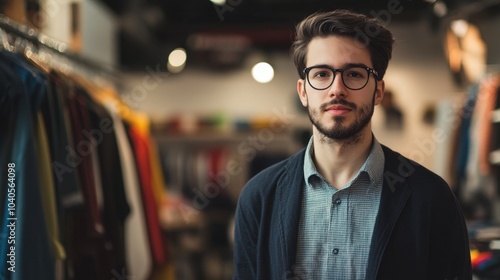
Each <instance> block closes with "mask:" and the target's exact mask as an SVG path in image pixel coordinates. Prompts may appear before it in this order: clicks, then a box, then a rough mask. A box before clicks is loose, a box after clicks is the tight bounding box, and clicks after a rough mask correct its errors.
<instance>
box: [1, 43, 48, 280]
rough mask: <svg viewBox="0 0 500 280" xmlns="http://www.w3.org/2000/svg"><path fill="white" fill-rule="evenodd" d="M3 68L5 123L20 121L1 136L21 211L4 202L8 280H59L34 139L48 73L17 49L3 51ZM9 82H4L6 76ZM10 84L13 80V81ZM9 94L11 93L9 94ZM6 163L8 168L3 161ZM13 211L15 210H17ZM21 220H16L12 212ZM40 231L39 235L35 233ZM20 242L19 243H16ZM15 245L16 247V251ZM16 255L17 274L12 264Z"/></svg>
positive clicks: (4, 274)
mask: <svg viewBox="0 0 500 280" xmlns="http://www.w3.org/2000/svg"><path fill="white" fill-rule="evenodd" d="M0 61H2V63H0V69H1V70H0V71H1V72H4V73H5V72H7V73H8V74H6V75H3V76H4V77H6V76H7V77H9V78H10V79H11V80H10V90H7V91H2V92H0V94H1V95H4V97H2V98H1V100H3V101H2V104H3V105H6V106H7V108H2V111H4V110H3V109H5V111H4V112H6V113H4V114H2V115H3V117H4V119H3V122H2V123H8V122H15V125H14V126H9V125H7V126H5V127H4V126H2V129H5V128H8V129H12V130H10V131H2V132H1V133H0V135H2V137H7V138H10V139H6V140H2V142H4V143H5V142H7V143H10V144H11V145H10V146H2V147H1V148H2V149H9V151H3V152H2V154H9V155H8V156H7V157H6V158H7V161H8V163H13V164H15V174H16V176H15V179H16V180H15V181H14V182H15V194H16V196H15V211H12V210H9V209H6V208H5V206H8V200H7V201H4V204H3V205H2V206H3V209H4V212H3V215H2V229H1V231H2V237H1V238H0V254H1V256H0V263H1V264H0V276H1V277H2V279H16V280H17V279H19V280H21V279H54V277H55V260H54V257H53V254H52V249H51V246H50V242H49V237H48V234H47V227H46V224H45V218H44V209H43V205H42V199H41V194H40V188H41V187H40V184H39V178H40V177H39V174H38V170H37V167H36V165H35V164H36V162H37V157H36V151H35V144H34V141H33V139H34V136H35V135H34V133H33V130H32V128H33V126H34V124H35V123H34V121H35V120H36V114H37V112H39V111H40V104H41V102H40V101H41V97H43V95H44V94H45V90H46V89H45V84H44V80H43V77H42V76H41V75H40V73H38V72H37V71H36V70H35V69H32V68H31V69H30V68H29V65H27V63H25V62H24V61H23V60H22V58H21V57H19V56H18V55H16V54H13V53H6V52H0ZM2 82H3V81H2ZM7 84H9V82H7ZM5 96H7V97H5ZM2 168H6V167H5V166H2ZM11 211H12V212H11ZM13 216H14V217H15V218H16V220H10V219H11V218H12V217H13ZM12 224H14V225H15V231H14V232H15V234H14V235H15V244H9V245H8V239H7V237H8V236H9V234H11V233H12V230H9V228H8V227H7V225H12ZM34 233H36V234H34ZM11 246H15V247H11ZM11 249H14V250H11ZM11 253H14V254H15V271H16V272H15V273H11V272H10V271H9V270H8V268H9V267H11V268H12V267H13V266H12V265H11V264H8V263H7V261H9V260H10V259H11V258H12V256H8V254H10V255H12V254H11Z"/></svg>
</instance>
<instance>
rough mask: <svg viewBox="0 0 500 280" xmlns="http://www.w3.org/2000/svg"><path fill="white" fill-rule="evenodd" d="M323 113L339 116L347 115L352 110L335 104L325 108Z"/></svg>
mask: <svg viewBox="0 0 500 280" xmlns="http://www.w3.org/2000/svg"><path fill="white" fill-rule="evenodd" d="M325 111H326V112H328V113H330V114H332V115H335V116H340V115H345V114H347V113H349V112H350V111H352V108H350V107H348V106H344V105H338V104H336V105H331V106H328V107H326V109H325Z"/></svg>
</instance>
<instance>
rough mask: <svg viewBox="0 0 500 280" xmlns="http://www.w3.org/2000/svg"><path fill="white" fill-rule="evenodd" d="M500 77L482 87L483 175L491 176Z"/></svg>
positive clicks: (479, 101)
mask: <svg viewBox="0 0 500 280" xmlns="http://www.w3.org/2000/svg"><path fill="white" fill-rule="evenodd" d="M499 85H500V77H498V76H495V77H490V78H488V79H487V80H485V82H484V84H483V85H481V88H480V92H479V97H478V100H477V102H478V104H477V110H478V112H479V135H478V136H479V141H478V142H479V143H478V145H479V155H478V157H479V171H480V172H481V174H482V175H488V174H490V168H491V166H490V162H489V154H490V151H491V137H492V130H491V128H492V120H491V114H492V112H493V110H494V109H495V104H496V99H497V91H498V89H499Z"/></svg>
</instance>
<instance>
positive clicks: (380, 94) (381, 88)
mask: <svg viewBox="0 0 500 280" xmlns="http://www.w3.org/2000/svg"><path fill="white" fill-rule="evenodd" d="M384 92H385V82H384V80H380V81H378V82H377V88H376V89H375V98H374V99H375V105H378V104H380V102H381V101H382V99H383V98H384Z"/></svg>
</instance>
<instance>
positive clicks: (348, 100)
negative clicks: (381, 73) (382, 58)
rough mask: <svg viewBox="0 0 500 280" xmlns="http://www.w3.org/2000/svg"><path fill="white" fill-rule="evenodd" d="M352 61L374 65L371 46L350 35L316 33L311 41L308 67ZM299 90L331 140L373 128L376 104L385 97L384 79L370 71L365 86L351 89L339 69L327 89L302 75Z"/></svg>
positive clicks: (317, 124)
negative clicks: (360, 45)
mask: <svg viewBox="0 0 500 280" xmlns="http://www.w3.org/2000/svg"><path fill="white" fill-rule="evenodd" d="M352 64H358V65H364V66H368V67H370V68H373V65H372V63H371V59H370V52H369V50H368V48H360V47H359V44H356V42H355V41H354V39H353V38H351V37H342V36H328V37H316V38H314V39H313V40H312V41H311V42H310V44H309V47H308V52H307V56H306V67H311V66H316V65H328V66H330V67H332V68H335V69H341V68H344V67H346V66H348V65H352ZM297 91H298V93H299V96H300V100H301V102H302V105H304V106H305V107H307V108H308V112H309V118H310V119H311V122H312V123H313V125H314V127H315V129H316V130H317V132H319V133H321V134H323V135H324V136H326V137H328V138H330V139H332V140H348V139H351V140H354V139H356V138H357V136H359V135H361V134H362V132H367V131H370V132H371V126H370V120H371V117H372V115H373V111H374V106H375V105H378V104H379V103H380V101H381V100H382V97H383V92H384V82H383V81H378V82H377V81H376V78H375V76H374V75H373V74H369V80H368V83H367V84H366V86H365V87H364V88H362V89H360V90H352V89H349V88H347V87H346V86H345V85H344V83H343V82H342V77H341V73H339V72H337V73H335V79H334V81H333V84H332V85H331V86H330V87H329V88H327V89H324V90H317V89H314V88H312V87H311V85H310V84H309V83H308V82H307V80H306V79H304V80H303V79H300V80H299V81H298V82H297Z"/></svg>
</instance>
